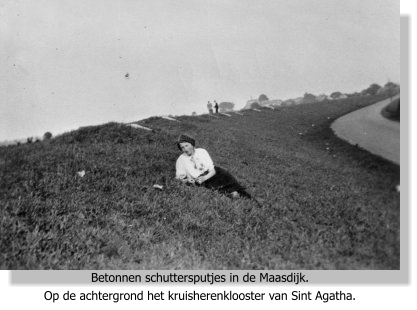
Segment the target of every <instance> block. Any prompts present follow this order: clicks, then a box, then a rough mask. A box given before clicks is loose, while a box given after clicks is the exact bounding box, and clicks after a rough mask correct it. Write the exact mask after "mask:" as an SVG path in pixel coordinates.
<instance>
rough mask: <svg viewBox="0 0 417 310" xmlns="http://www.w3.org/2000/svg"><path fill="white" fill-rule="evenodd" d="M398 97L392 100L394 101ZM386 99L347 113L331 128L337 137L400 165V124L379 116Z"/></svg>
mask: <svg viewBox="0 0 417 310" xmlns="http://www.w3.org/2000/svg"><path fill="white" fill-rule="evenodd" d="M396 98H398V97H394V98H393V100H394V99H396ZM390 101H391V100H390V99H386V100H383V101H380V102H378V103H375V104H373V105H371V106H368V107H366V108H363V109H360V110H357V111H354V112H352V113H349V114H347V115H345V116H342V117H341V118H338V119H337V120H336V121H334V122H333V124H332V125H331V128H332V129H333V131H334V132H335V134H336V135H337V136H339V137H340V138H342V139H343V140H346V141H348V142H349V143H351V144H354V145H355V144H358V146H360V147H361V148H363V149H365V150H367V151H369V152H371V153H373V154H376V155H379V156H381V157H383V158H385V159H388V160H390V161H392V162H394V163H396V164H398V165H399V164H400V123H399V122H396V121H391V120H388V119H386V118H384V117H383V116H382V115H381V110H382V109H383V108H384V107H385V106H386V105H387V104H388V103H390Z"/></svg>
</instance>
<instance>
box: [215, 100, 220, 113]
mask: <svg viewBox="0 0 417 310" xmlns="http://www.w3.org/2000/svg"><path fill="white" fill-rule="evenodd" d="M214 103H215V105H214V109H216V114H217V113H219V104H218V103H217V101H216V100H214Z"/></svg>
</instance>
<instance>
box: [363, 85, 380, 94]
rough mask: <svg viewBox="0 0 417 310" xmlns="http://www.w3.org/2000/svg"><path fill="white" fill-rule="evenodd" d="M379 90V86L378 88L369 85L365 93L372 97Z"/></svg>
mask: <svg viewBox="0 0 417 310" xmlns="http://www.w3.org/2000/svg"><path fill="white" fill-rule="evenodd" d="M380 88H381V86H379V85H378V84H375V83H374V84H371V85H370V86H369V87H368V88H367V89H366V93H368V94H369V95H371V96H373V95H376V93H377V92H378V90H379V89H380Z"/></svg>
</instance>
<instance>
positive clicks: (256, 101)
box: [243, 99, 259, 109]
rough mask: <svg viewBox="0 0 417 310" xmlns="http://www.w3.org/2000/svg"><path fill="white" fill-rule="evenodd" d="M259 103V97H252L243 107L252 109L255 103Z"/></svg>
mask: <svg viewBox="0 0 417 310" xmlns="http://www.w3.org/2000/svg"><path fill="white" fill-rule="evenodd" d="M254 104H255V105H259V102H258V99H251V100H248V101H247V102H246V105H245V106H244V107H243V109H252V106H253V105H254Z"/></svg>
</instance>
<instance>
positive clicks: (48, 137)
mask: <svg viewBox="0 0 417 310" xmlns="http://www.w3.org/2000/svg"><path fill="white" fill-rule="evenodd" d="M51 138H52V134H51V133H50V132H49V131H47V132H45V133H44V134H43V139H44V140H50V139H51Z"/></svg>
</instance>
